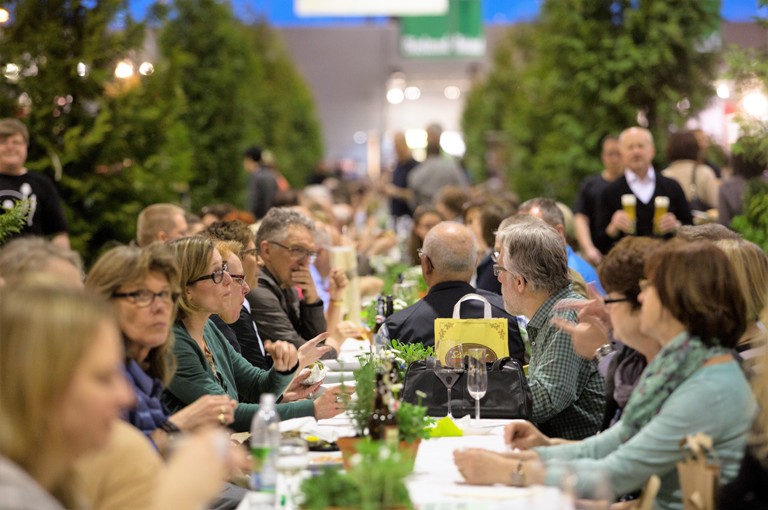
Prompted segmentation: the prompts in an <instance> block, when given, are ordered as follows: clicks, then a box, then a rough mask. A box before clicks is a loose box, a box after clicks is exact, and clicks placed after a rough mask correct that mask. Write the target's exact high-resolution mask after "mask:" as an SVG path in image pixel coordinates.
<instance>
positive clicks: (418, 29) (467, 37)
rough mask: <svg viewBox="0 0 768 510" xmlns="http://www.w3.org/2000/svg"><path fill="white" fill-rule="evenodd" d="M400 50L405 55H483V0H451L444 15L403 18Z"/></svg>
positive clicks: (424, 56) (423, 56) (427, 56)
mask: <svg viewBox="0 0 768 510" xmlns="http://www.w3.org/2000/svg"><path fill="white" fill-rule="evenodd" d="M400 26H401V33H400V53H401V54H402V55H403V56H404V57H412V58H439V57H447V58H450V57H463V58H466V57H482V56H483V55H485V32H484V30H483V12H482V3H481V0H449V8H448V12H447V13H446V14H445V15H442V16H407V17H403V18H401V25H400Z"/></svg>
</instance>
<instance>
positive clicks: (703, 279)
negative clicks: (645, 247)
mask: <svg viewBox="0 0 768 510" xmlns="http://www.w3.org/2000/svg"><path fill="white" fill-rule="evenodd" d="M645 274H646V277H647V280H644V281H643V282H642V285H641V288H642V292H641V294H640V296H639V297H640V302H641V304H642V309H641V331H642V332H643V333H645V334H647V335H649V336H651V337H653V338H655V339H656V340H657V341H658V342H659V345H660V346H661V350H660V351H659V353H658V354H657V355H656V357H655V358H654V359H653V361H651V363H650V364H649V365H648V367H647V368H646V370H645V372H644V373H643V376H642V378H641V379H640V382H639V383H638V386H637V387H636V388H635V390H634V391H633V393H632V396H631V397H630V399H629V401H628V402H627V406H626V408H625V411H624V414H623V415H622V418H621V420H620V421H619V422H618V423H617V424H616V425H615V426H614V427H612V428H610V429H608V430H607V431H605V432H603V433H602V434H600V435H597V436H593V437H590V438H588V439H585V440H584V441H581V442H578V443H571V444H562V445H557V446H539V447H535V448H532V449H531V450H528V451H523V452H518V453H512V454H508V455H502V454H498V453H492V452H487V451H482V450H467V451H458V452H456V453H455V454H454V458H455V461H456V464H457V466H458V468H459V471H460V472H461V474H462V475H463V476H464V478H466V479H467V481H468V482H469V483H477V484H494V483H506V484H513V485H531V484H540V483H545V484H548V485H558V484H561V482H562V481H563V480H562V478H563V473H569V474H573V475H575V476H573V477H570V476H569V477H568V478H569V480H572V482H573V483H575V490H576V492H577V494H578V493H579V492H585V493H588V492H589V491H590V490H592V489H593V487H589V484H590V482H589V480H595V474H596V473H602V474H604V476H605V478H606V481H607V482H608V484H609V486H610V488H611V489H612V491H613V493H614V494H626V493H629V492H632V491H635V490H637V489H640V488H641V487H642V486H643V485H644V484H645V482H646V481H647V480H648V478H650V476H651V475H654V474H656V475H658V476H659V478H660V479H661V488H660V490H659V494H658V496H657V500H656V507H657V508H661V509H682V508H683V502H682V495H681V491H680V484H679V480H678V476H677V471H676V464H677V462H678V461H680V460H682V458H683V455H682V453H681V451H680V445H679V443H680V440H681V439H683V438H684V437H685V436H686V435H689V434H696V433H699V432H703V433H705V434H707V435H709V436H710V437H711V438H712V440H713V458H716V459H717V460H718V461H719V463H720V469H721V471H720V472H721V481H723V482H727V481H728V480H730V479H731V478H733V477H734V476H735V475H736V472H737V470H738V465H739V462H740V460H741V457H742V454H743V450H744V446H745V444H746V438H747V432H748V430H749V426H750V424H751V422H752V417H753V416H754V414H755V409H756V406H755V401H754V397H753V396H752V393H751V391H750V388H749V385H748V383H747V381H746V378H745V377H744V374H743V372H742V370H741V368H740V367H739V365H738V363H737V362H736V361H735V359H734V357H733V354H732V349H733V347H734V346H735V345H736V343H737V341H738V339H739V337H740V336H741V334H742V333H743V331H744V328H745V324H746V306H745V302H744V298H743V297H742V295H741V291H740V288H739V285H738V282H737V280H736V278H735V277H734V275H733V266H732V265H731V263H730V262H729V261H728V259H727V258H726V256H725V254H724V253H723V252H722V251H721V250H719V249H718V248H717V247H715V246H714V245H713V244H711V243H707V242H695V243H683V242H674V241H673V242H670V243H668V244H666V245H665V246H663V247H662V248H660V249H659V250H658V251H656V252H655V253H653V254H651V255H650V256H649V257H648V259H647V261H646V264H645ZM526 426H527V427H528V428H532V427H531V426H530V425H529V424H526ZM516 428H519V427H517V425H512V426H508V427H507V435H508V437H507V441H508V442H510V441H512V438H516V437H517V435H518V434H519V432H520V431H519V430H517V431H516V430H515V429H516ZM515 445H517V446H521V445H520V443H518V442H516V441H515Z"/></svg>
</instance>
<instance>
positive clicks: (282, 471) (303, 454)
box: [276, 438, 309, 510]
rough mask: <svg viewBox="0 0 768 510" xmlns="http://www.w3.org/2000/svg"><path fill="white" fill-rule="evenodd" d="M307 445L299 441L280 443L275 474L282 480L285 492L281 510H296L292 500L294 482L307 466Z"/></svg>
mask: <svg viewBox="0 0 768 510" xmlns="http://www.w3.org/2000/svg"><path fill="white" fill-rule="evenodd" d="M307 451H308V449H307V443H306V441H303V440H301V439H298V438H296V439H287V440H285V441H283V442H281V443H280V448H279V449H278V451H277V463H276V464H277V465H276V468H277V474H278V476H279V477H280V478H282V481H283V484H282V486H283V487H284V491H285V504H284V506H283V509H285V510H296V509H298V506H297V505H296V504H295V501H294V498H295V493H296V490H297V486H296V480H297V478H298V476H299V474H300V473H301V472H302V471H304V470H305V469H306V468H307V466H308V465H309V455H308V453H307Z"/></svg>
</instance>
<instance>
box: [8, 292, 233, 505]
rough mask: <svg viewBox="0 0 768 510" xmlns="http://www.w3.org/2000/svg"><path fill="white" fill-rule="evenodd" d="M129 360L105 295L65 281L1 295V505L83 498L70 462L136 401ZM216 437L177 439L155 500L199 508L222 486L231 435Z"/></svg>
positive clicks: (102, 438)
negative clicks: (128, 371)
mask: <svg viewBox="0 0 768 510" xmlns="http://www.w3.org/2000/svg"><path fill="white" fill-rule="evenodd" d="M122 367H123V351H122V346H121V341H120V333H119V330H118V328H117V325H116V323H115V321H114V319H113V317H112V314H111V311H110V310H109V307H108V306H107V305H106V304H105V303H104V302H103V300H101V299H99V298H96V297H93V296H90V295H88V294H85V293H83V291H81V290H76V289H72V288H67V287H62V286H61V285H57V286H52V285H39V284H26V285H24V286H22V287H20V288H17V289H9V290H7V291H4V292H3V293H2V295H0V508H13V509H21V508H29V509H32V508H34V509H36V510H61V509H63V508H68V509H72V508H81V507H82V506H83V504H82V503H81V497H80V495H79V493H78V489H77V487H78V486H77V484H76V480H75V475H74V471H73V463H74V461H75V460H76V459H78V458H79V457H81V456H83V455H84V454H86V453H88V452H91V451H96V450H99V449H101V448H103V447H104V446H105V445H106V444H107V443H108V441H109V439H110V434H111V432H112V429H113V426H114V424H115V423H116V422H117V420H118V418H119V416H120V413H121V411H122V410H123V409H124V408H126V407H128V406H130V405H131V403H132V402H133V394H132V392H131V389H130V387H129V385H128V384H127V383H126V381H125V377H124V376H123V368H122ZM213 439H214V437H213V436H210V435H202V436H197V437H196V438H194V439H191V440H189V441H188V442H187V443H186V445H183V446H181V447H180V451H179V453H178V459H177V460H175V461H174V463H173V466H172V467H171V468H170V469H169V470H168V471H166V472H165V473H163V474H162V475H161V477H160V478H159V479H158V480H157V483H158V485H157V486H156V488H155V491H154V492H155V494H154V497H153V498H152V500H153V504H152V505H151V506H150V508H167V507H169V506H173V505H175V504H180V505H182V506H180V507H179V508H192V507H195V506H198V505H200V504H202V503H204V502H205V500H207V499H208V498H209V497H210V496H211V495H212V494H214V493H215V491H216V490H217V489H218V486H219V484H220V483H221V480H222V479H223V477H224V475H225V469H226V466H225V463H226V462H227V461H228V458H227V457H228V452H227V442H226V438H221V437H219V436H216V441H214V440H213ZM221 439H224V442H223V445H222V443H221ZM222 446H223V448H222Z"/></svg>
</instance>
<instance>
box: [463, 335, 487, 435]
mask: <svg viewBox="0 0 768 510" xmlns="http://www.w3.org/2000/svg"><path fill="white" fill-rule="evenodd" d="M467 354H468V355H469V358H467V391H469V395H470V396H471V397H472V398H474V399H475V420H476V421H477V423H478V424H480V399H481V398H483V397H484V396H485V392H487V391H488V369H487V367H486V365H485V348H483V347H478V348H474V349H469V350H468V351H467Z"/></svg>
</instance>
